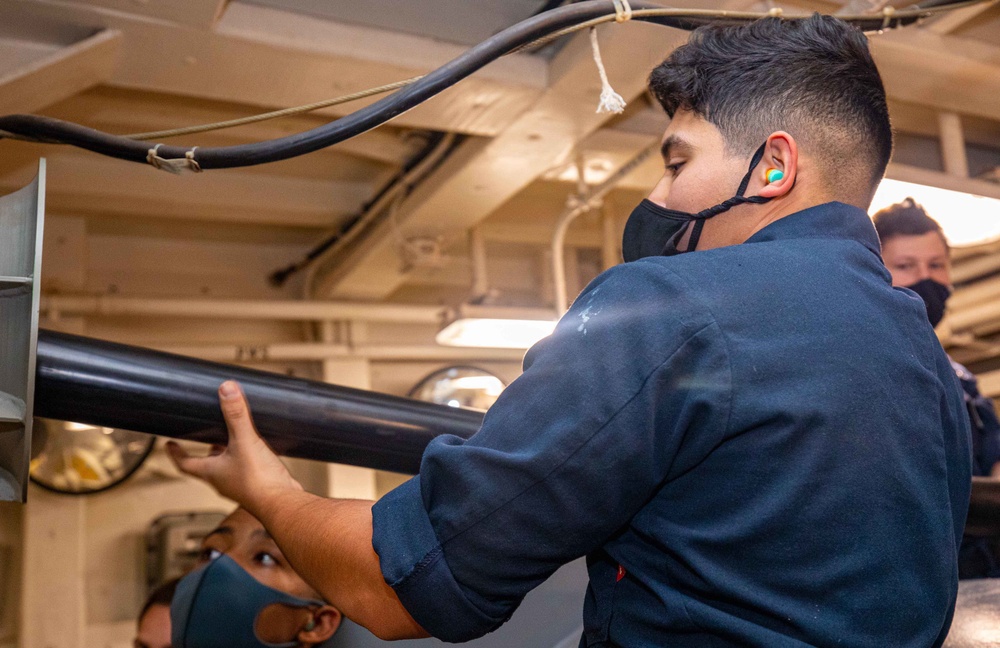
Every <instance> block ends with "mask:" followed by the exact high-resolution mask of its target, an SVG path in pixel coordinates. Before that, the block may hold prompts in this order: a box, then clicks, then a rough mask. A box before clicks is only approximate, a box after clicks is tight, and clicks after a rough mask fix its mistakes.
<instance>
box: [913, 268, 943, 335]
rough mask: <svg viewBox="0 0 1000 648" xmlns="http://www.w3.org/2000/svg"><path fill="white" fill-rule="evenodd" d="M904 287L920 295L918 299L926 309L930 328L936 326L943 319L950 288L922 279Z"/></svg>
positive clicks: (931, 280)
mask: <svg viewBox="0 0 1000 648" xmlns="http://www.w3.org/2000/svg"><path fill="white" fill-rule="evenodd" d="M906 287H907V288H909V289H910V290H912V291H913V292H915V293H917V294H918V295H920V299H923V300H924V305H925V306H926V307H927V319H929V320H930V321H931V326H937V325H938V324H939V323H940V322H941V319H942V318H943V317H944V305H945V303H946V302H947V301H948V298H949V297H951V288H949V287H948V286H945V285H944V284H939V283H938V282H936V281H934V280H933V279H924V280H923V281H918V282H917V283H915V284H913V285H912V286H906Z"/></svg>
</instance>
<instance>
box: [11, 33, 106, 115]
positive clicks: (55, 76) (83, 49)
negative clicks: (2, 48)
mask: <svg viewBox="0 0 1000 648" xmlns="http://www.w3.org/2000/svg"><path fill="white" fill-rule="evenodd" d="M122 40H123V39H122V35H121V34H120V33H119V32H117V31H115V30H111V29H106V30H103V31H100V32H98V33H96V34H94V35H93V36H91V37H90V38H86V39H84V40H82V41H80V42H79V43H75V44H73V45H68V46H66V47H62V48H59V49H57V50H55V51H54V52H52V53H51V54H48V55H45V56H42V57H40V58H38V59H36V60H34V61H31V62H30V63H27V64H25V65H23V66H21V67H19V68H18V69H15V70H12V71H9V72H7V73H6V74H3V75H0V114H10V113H30V112H35V111H38V110H41V109H42V108H45V107H46V106H49V105H51V104H54V103H56V102H59V101H62V100H64V99H67V98H68V97H72V96H73V95H75V94H78V93H80V92H83V91H84V90H87V89H89V88H92V87H94V86H95V85H97V84H99V83H102V82H104V81H106V80H107V79H108V78H109V77H110V76H111V72H112V69H113V67H114V64H115V60H116V58H117V55H118V51H119V48H120V46H121V43H122ZM11 45H12V46H16V45H17V43H16V42H15V43H11Z"/></svg>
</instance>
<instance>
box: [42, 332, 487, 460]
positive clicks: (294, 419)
mask: <svg viewBox="0 0 1000 648" xmlns="http://www.w3.org/2000/svg"><path fill="white" fill-rule="evenodd" d="M225 380H236V381H239V383H240V384H241V385H242V387H243V391H244V392H245V393H246V395H247V400H248V401H249V403H250V408H251V411H252V412H253V417H254V421H255V423H256V424H257V429H258V430H259V431H260V433H261V436H263V437H264V439H266V440H267V442H268V443H269V444H270V445H271V447H272V448H274V450H275V452H277V453H278V454H281V455H285V456H289V457H302V458H306V459H316V460H320V461H330V462H337V463H345V464H352V465H355V466H363V467H366V468H378V469H381V470H393V471H397V472H405V473H411V474H412V473H416V472H417V471H418V469H419V467H420V457H421V455H422V454H423V451H424V448H425V447H426V446H427V444H428V443H429V442H430V440H431V439H433V438H434V437H435V436H438V435H440V434H455V435H458V436H461V437H463V438H468V437H469V436H472V435H473V434H475V432H476V431H477V430H478V429H479V426H480V424H481V423H482V420H483V415H482V413H480V412H477V411H474V410H466V409H458V408H454V407H447V406H444V405H435V404H432V403H425V402H422V401H417V400H412V399H408V398H400V397H397V396H390V395H387V394H379V393H377V392H370V391H364V390H360V389H350V388H347V387H339V386H335V385H330V384H327V383H322V382H316V381H312V380H303V379H299V378H290V377H287V376H281V375H278V374H273V373H268V372H264V371H256V370H253V369H245V368H242V367H235V366H231V365H225V364H219V363H215V362H206V361H203V360H196V359H193V358H186V357H183V356H177V355H172V354H169V353H161V352H158V351H152V350H149V349H142V348H139V347H132V346H126V345H122V344H115V343H112V342H106V341H103V340H94V339H90V338H85V337H79V336H75V335H67V334H64V333H55V332H52V331H39V332H38V359H37V365H36V379H35V415H37V416H44V417H48V418H54V419H61V420H67V421H77V422H80V423H88V424H90V425H100V426H103V427H114V428H121V429H126V430H135V431H137V432H146V433H150V434H159V435H162V436H168V437H173V438H176V439H189V440H194V441H204V442H208V443H225V442H226V439H227V433H226V427H225V422H224V420H223V418H222V413H221V411H220V409H219V401H218V395H217V393H218V392H217V390H218V387H219V385H220V384H221V383H222V382H223V381H225Z"/></svg>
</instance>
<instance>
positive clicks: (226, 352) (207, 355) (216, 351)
mask: <svg viewBox="0 0 1000 648" xmlns="http://www.w3.org/2000/svg"><path fill="white" fill-rule="evenodd" d="M152 348H154V349H157V350H159V351H163V352H165V353H172V354H176V355H183V356H190V357H194V358H201V359H203V360H211V361H213V362H296V361H301V360H332V359H338V358H364V359H366V360H381V361H398V362H421V361H434V362H437V361H449V360H453V361H465V360H477V361H481V362H520V361H521V360H523V359H524V351H523V350H521V349H480V348H463V347H444V346H442V347H435V346H394V345H368V344H363V345H356V346H350V345H346V344H336V343H328V342H287V343H274V344H262V345H243V346H241V345H234V344H218V345H190V346H188V345H185V346H174V345H170V346H158V345H153V347H152Z"/></svg>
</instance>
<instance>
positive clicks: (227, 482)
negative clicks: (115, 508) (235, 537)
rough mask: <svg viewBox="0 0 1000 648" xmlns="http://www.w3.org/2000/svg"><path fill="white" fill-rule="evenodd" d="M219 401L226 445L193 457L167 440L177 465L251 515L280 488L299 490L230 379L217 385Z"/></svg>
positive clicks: (283, 489) (298, 486) (241, 392)
mask: <svg viewBox="0 0 1000 648" xmlns="http://www.w3.org/2000/svg"><path fill="white" fill-rule="evenodd" d="M219 404H220V406H221V407H222V415H223V416H224V417H225V419H226V427H227V428H229V445H228V446H226V447H222V446H215V447H213V449H212V453H211V454H210V455H209V456H207V457H192V456H190V455H188V454H187V453H186V452H185V451H184V450H183V449H181V447H180V446H179V445H177V443H175V442H173V441H170V442H169V443H167V451H168V452H169V453H170V458H171V459H172V460H173V462H174V464H175V465H176V466H177V468H178V469H179V470H180V471H181V472H183V473H187V474H188V475H193V476H194V477H199V478H201V479H204V480H205V481H207V482H208V483H209V484H211V485H212V487H214V488H215V490H217V491H218V492H219V494H220V495H222V496H223V497H228V498H229V499H231V500H234V501H235V502H238V503H239V504H240V505H242V506H243V507H244V508H246V509H247V510H248V511H249V512H250V513H252V514H256V509H257V508H258V506H257V505H258V503H259V502H260V501H261V500H262V499H263V498H266V497H268V496H273V495H275V494H277V493H278V492H281V491H287V490H297V491H301V490H302V486H301V485H300V484H299V483H298V482H297V481H295V479H294V478H293V477H292V476H291V474H290V473H289V472H288V469H287V468H285V465H284V464H283V463H281V460H280V459H278V456H277V455H276V454H274V452H273V451H272V450H271V448H269V447H268V445H267V443H265V442H264V440H263V439H262V438H260V435H259V434H258V433H257V428H255V427H254V424H253V419H252V418H251V417H250V406H249V405H248V404H247V401H246V397H245V396H244V395H243V390H241V389H240V386H239V385H238V384H237V383H235V382H233V381H231V380H230V381H227V382H224V383H222V385H220V386H219Z"/></svg>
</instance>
